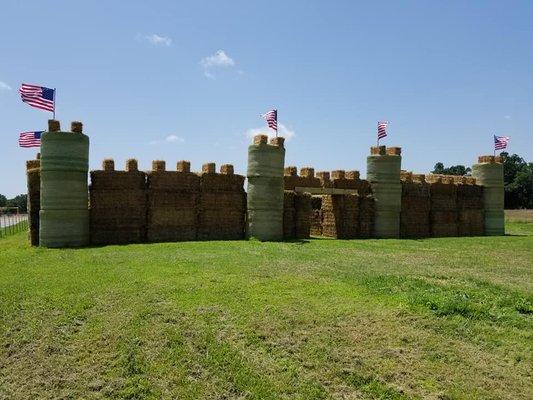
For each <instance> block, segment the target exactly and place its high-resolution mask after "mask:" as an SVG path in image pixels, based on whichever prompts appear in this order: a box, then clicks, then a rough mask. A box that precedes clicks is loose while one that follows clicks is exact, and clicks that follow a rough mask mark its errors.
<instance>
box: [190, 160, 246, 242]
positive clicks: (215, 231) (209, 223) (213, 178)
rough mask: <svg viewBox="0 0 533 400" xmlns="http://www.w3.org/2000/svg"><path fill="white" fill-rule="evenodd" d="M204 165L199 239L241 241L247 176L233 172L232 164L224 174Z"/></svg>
mask: <svg viewBox="0 0 533 400" xmlns="http://www.w3.org/2000/svg"><path fill="white" fill-rule="evenodd" d="M213 169H214V164H213V167H212V168H211V167H208V165H205V166H204V168H202V170H203V171H206V172H203V173H202V174H201V177H200V196H199V202H198V239H199V240H239V239H243V238H244V233H245V216H246V193H245V192H244V176H242V175H234V174H233V166H232V165H229V164H227V165H223V166H222V167H221V169H220V171H221V173H220V174H217V173H215V172H213Z"/></svg>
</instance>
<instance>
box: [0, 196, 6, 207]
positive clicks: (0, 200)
mask: <svg viewBox="0 0 533 400" xmlns="http://www.w3.org/2000/svg"><path fill="white" fill-rule="evenodd" d="M6 204H7V197H6V196H4V195H3V194H0V207H5V206H6Z"/></svg>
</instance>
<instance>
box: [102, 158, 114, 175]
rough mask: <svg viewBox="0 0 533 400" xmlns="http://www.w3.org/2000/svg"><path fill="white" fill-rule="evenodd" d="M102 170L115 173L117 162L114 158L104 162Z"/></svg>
mask: <svg viewBox="0 0 533 400" xmlns="http://www.w3.org/2000/svg"><path fill="white" fill-rule="evenodd" d="M102 169H103V170H104V171H108V172H109V171H114V170H115V161H114V160H113V159H112V158H106V159H105V160H104V161H102Z"/></svg>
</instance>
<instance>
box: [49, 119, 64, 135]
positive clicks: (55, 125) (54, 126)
mask: <svg viewBox="0 0 533 400" xmlns="http://www.w3.org/2000/svg"><path fill="white" fill-rule="evenodd" d="M60 130H61V124H60V122H59V121H58V120H56V119H49V120H48V132H59V131H60Z"/></svg>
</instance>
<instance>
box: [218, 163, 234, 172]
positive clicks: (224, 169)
mask: <svg viewBox="0 0 533 400" xmlns="http://www.w3.org/2000/svg"><path fill="white" fill-rule="evenodd" d="M220 173H221V174H223V175H233V173H234V171H233V165H232V164H223V165H221V166H220Z"/></svg>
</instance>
